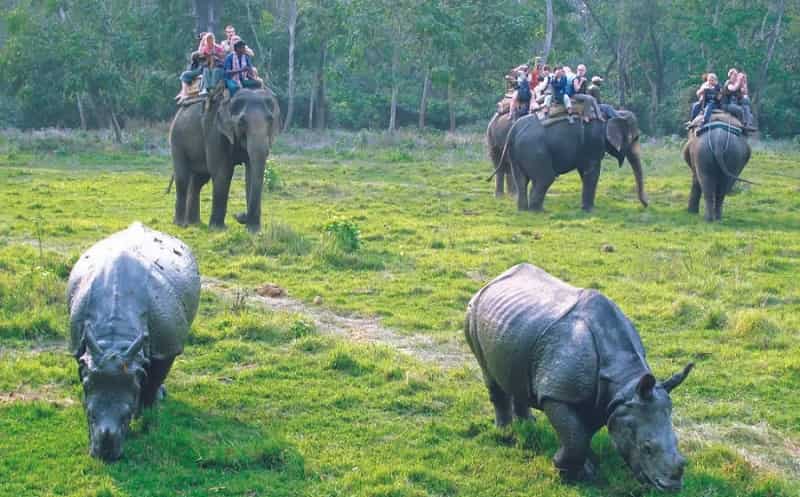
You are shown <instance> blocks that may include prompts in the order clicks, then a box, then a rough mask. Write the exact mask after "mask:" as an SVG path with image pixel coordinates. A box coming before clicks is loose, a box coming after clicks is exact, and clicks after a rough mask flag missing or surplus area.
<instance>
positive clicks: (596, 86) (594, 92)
mask: <svg viewBox="0 0 800 497" xmlns="http://www.w3.org/2000/svg"><path fill="white" fill-rule="evenodd" d="M602 82H603V78H601V77H600V76H592V84H591V85H589V88H587V90H586V93H587V94H588V95H590V96H592V97H593V98H594V99H595V101H596V102H597V105H598V106H599V107H600V110H601V111H603V114H605V116H606V119H612V118H615V117H619V114H618V113H617V110H616V109H615V108H614V107H612V106H610V105H608V104H604V103H603V100H602V99H601V98H600V85H601V83H602Z"/></svg>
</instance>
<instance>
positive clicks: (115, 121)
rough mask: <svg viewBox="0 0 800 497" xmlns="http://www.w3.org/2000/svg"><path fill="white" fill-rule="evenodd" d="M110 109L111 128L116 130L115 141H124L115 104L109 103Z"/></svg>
mask: <svg viewBox="0 0 800 497" xmlns="http://www.w3.org/2000/svg"><path fill="white" fill-rule="evenodd" d="M108 110H109V113H110V115H111V119H110V120H111V129H113V130H114V141H115V142H117V143H122V126H120V125H119V120H118V119H117V114H116V113H115V112H114V106H113V105H111V104H109V106H108Z"/></svg>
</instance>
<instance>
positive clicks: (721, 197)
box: [714, 182, 728, 221]
mask: <svg viewBox="0 0 800 497" xmlns="http://www.w3.org/2000/svg"><path fill="white" fill-rule="evenodd" d="M727 187H728V185H726V184H725V183H723V182H720V183H719V184H718V185H717V192H716V196H715V198H714V219H715V220H717V221H720V220H721V219H722V203H723V202H724V201H725V193H726V192H727V190H728V188H727Z"/></svg>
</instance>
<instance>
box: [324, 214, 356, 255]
mask: <svg viewBox="0 0 800 497" xmlns="http://www.w3.org/2000/svg"><path fill="white" fill-rule="evenodd" d="M324 229H325V233H326V234H327V235H328V236H329V237H330V238H331V239H333V241H334V243H335V244H336V247H337V248H339V249H341V250H343V251H344V252H355V251H357V250H358V249H359V248H361V231H360V230H359V229H358V225H356V223H355V222H354V221H352V220H349V219H342V218H338V217H337V218H334V220H333V221H331V222H329V223H328V224H326V225H325V228H324Z"/></svg>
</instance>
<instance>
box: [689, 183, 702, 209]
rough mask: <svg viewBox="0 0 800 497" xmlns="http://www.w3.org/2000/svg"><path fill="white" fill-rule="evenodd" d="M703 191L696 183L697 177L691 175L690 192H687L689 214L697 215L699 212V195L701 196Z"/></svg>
mask: <svg viewBox="0 0 800 497" xmlns="http://www.w3.org/2000/svg"><path fill="white" fill-rule="evenodd" d="M702 193H703V190H702V188H701V187H700V181H698V179H697V176H695V175H694V174H692V190H691V191H690V192H689V213H690V214H697V213H698V212H700V195H702Z"/></svg>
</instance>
